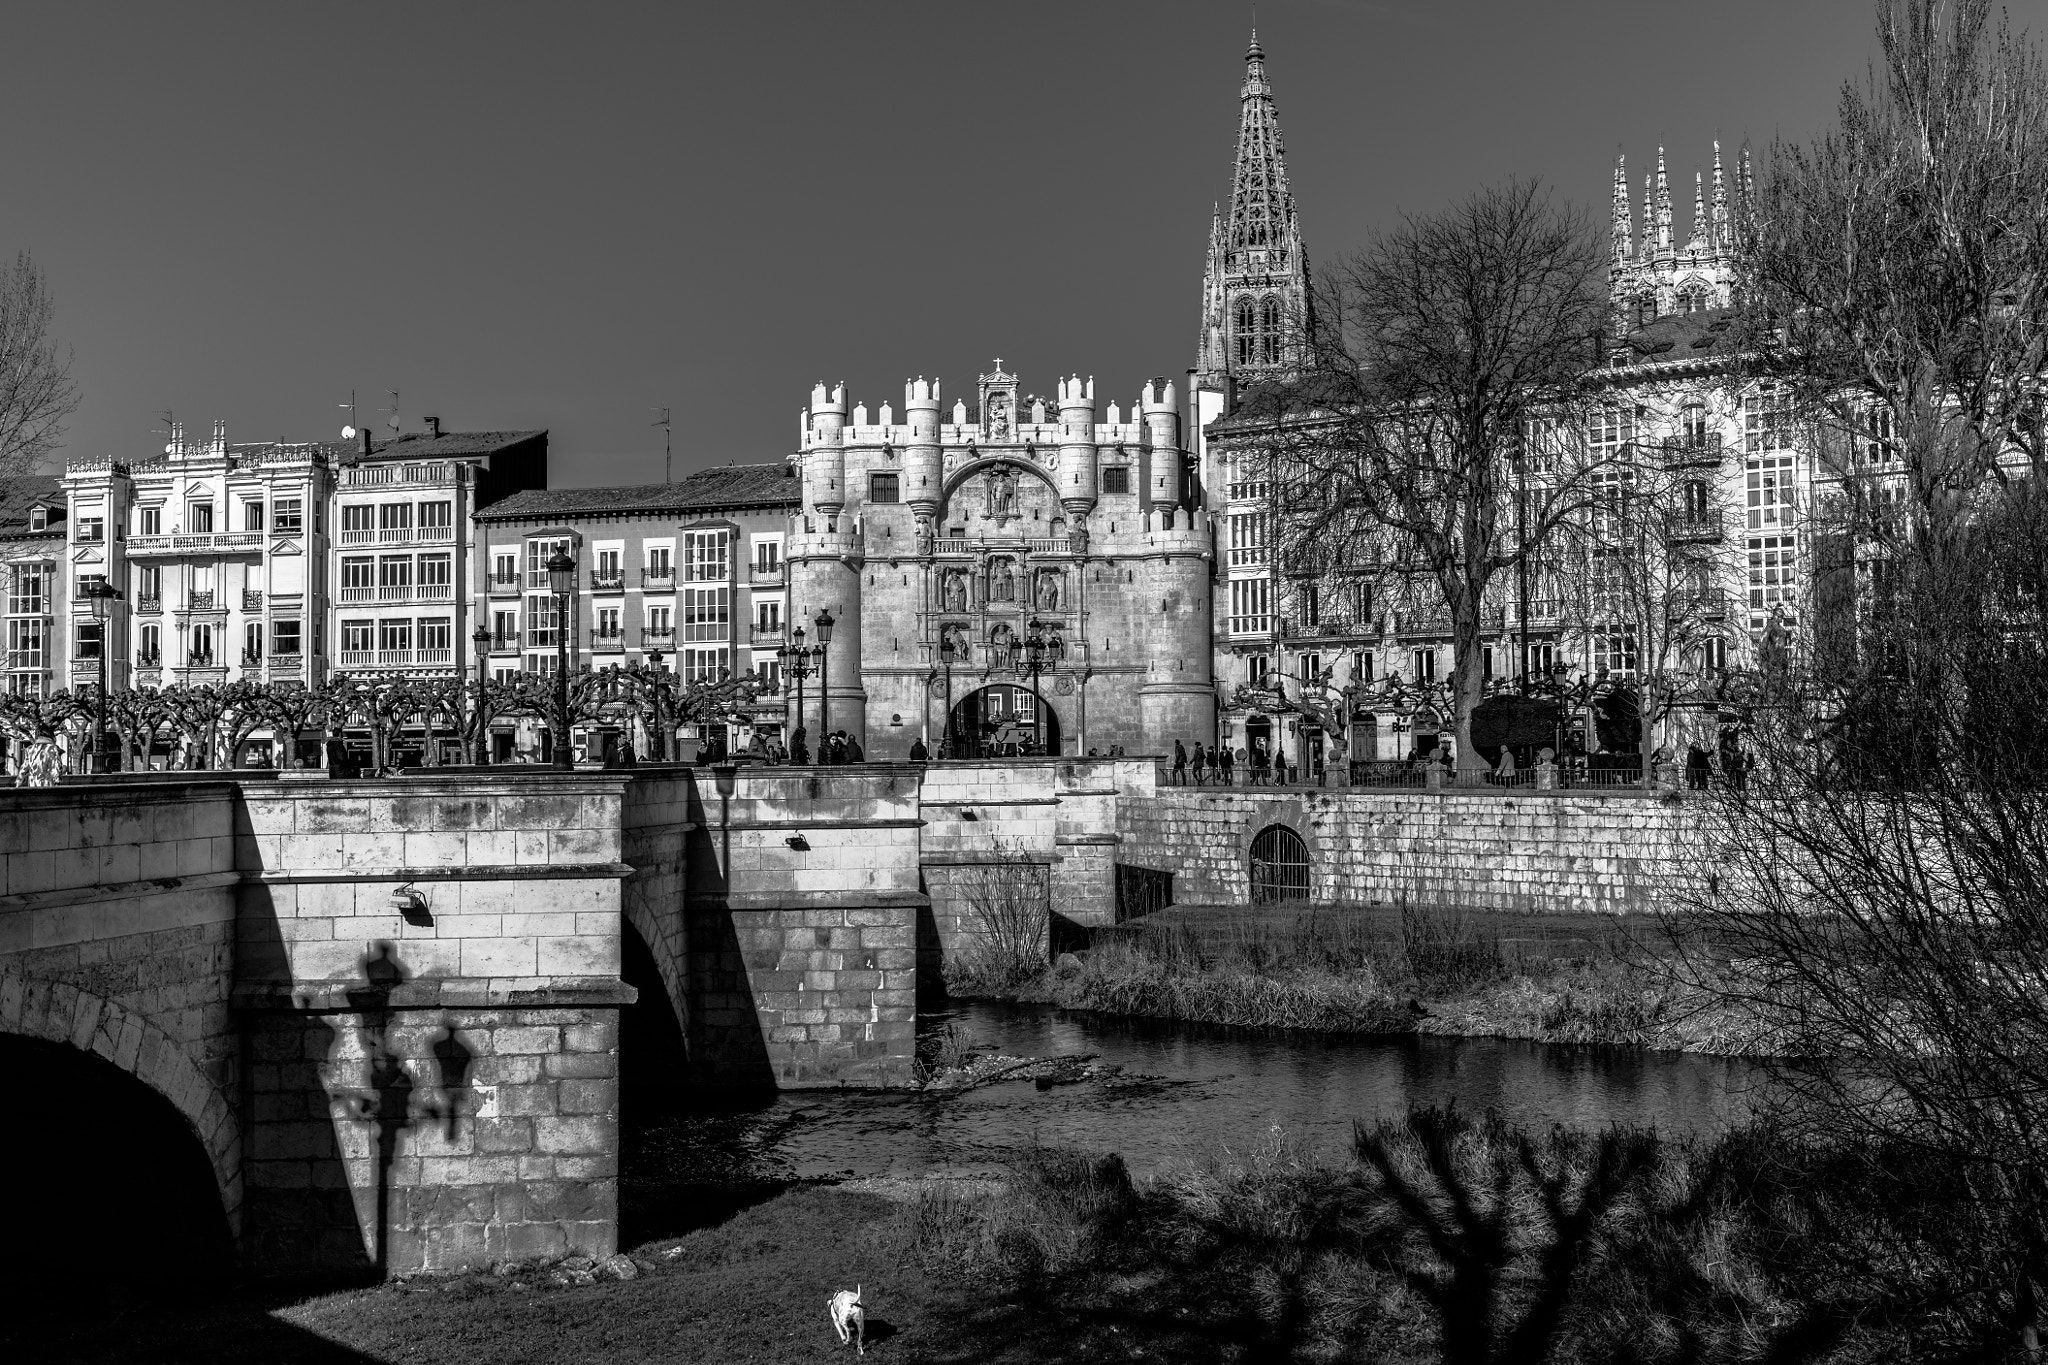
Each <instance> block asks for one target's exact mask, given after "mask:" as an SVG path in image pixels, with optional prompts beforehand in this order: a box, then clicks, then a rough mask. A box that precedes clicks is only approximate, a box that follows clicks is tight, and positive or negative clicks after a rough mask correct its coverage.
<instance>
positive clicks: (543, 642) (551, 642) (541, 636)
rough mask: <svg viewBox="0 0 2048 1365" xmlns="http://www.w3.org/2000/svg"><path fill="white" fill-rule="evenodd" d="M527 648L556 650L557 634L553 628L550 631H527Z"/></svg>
mask: <svg viewBox="0 0 2048 1365" xmlns="http://www.w3.org/2000/svg"><path fill="white" fill-rule="evenodd" d="M526 647H527V648H528V649H553V648H555V632H554V630H553V629H552V628H550V629H547V630H529V631H527V632H526Z"/></svg>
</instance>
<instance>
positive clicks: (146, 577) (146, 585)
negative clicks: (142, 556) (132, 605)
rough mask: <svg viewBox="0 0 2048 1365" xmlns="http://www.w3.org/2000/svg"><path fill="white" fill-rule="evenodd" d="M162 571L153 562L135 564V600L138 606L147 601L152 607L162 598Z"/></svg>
mask: <svg viewBox="0 0 2048 1365" xmlns="http://www.w3.org/2000/svg"><path fill="white" fill-rule="evenodd" d="M163 589H164V571H163V569H162V568H161V567H159V566H157V565H155V564H141V565H137V566H136V569H135V600H136V605H137V606H138V607H139V606H141V604H142V603H144V602H147V603H149V604H150V605H151V606H152V607H154V606H155V604H156V603H157V602H159V601H161V600H162V599H163Z"/></svg>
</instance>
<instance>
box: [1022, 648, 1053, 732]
mask: <svg viewBox="0 0 2048 1365" xmlns="http://www.w3.org/2000/svg"><path fill="white" fill-rule="evenodd" d="M1049 648H1050V642H1049V641H1048V640H1047V639H1046V635H1045V622H1043V621H1033V622H1032V623H1031V626H1030V629H1029V630H1028V631H1026V633H1025V635H1024V666H1025V668H1026V669H1028V670H1029V671H1030V673H1031V748H1032V750H1033V751H1034V752H1036V753H1040V754H1042V753H1044V752H1045V713H1044V712H1043V710H1042V709H1041V708H1042V707H1043V706H1044V705H1045V703H1044V702H1042V701H1040V700H1039V698H1038V679H1039V675H1040V674H1042V673H1043V672H1044V671H1045V657H1046V654H1047V652H1048V650H1049Z"/></svg>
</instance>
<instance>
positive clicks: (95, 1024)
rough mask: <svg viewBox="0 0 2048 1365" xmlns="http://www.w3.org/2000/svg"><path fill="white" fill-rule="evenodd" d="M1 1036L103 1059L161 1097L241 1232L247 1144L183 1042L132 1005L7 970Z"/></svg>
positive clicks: (231, 1224) (1, 980)
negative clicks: (195, 1146)
mask: <svg viewBox="0 0 2048 1365" xmlns="http://www.w3.org/2000/svg"><path fill="white" fill-rule="evenodd" d="M0 1035H14V1036H17V1037H22V1038H31V1039H35V1040H37V1041H39V1042H45V1043H60V1044H63V1045H64V1046H66V1047H70V1048H74V1049H76V1050H78V1051H80V1052H84V1053H90V1054H93V1055H96V1056H98V1057H100V1058H101V1059H102V1060H104V1061H106V1062H107V1063H109V1064H110V1065H112V1066H114V1067H116V1068H117V1069H119V1070H121V1071H124V1072H126V1073H127V1074H128V1075H130V1076H132V1077H134V1078H135V1079H136V1080H138V1081H140V1082H141V1083H142V1084H143V1085H144V1086H145V1087H147V1088H148V1089H149V1090H151V1091H153V1092H154V1093H155V1094H157V1095H159V1096H161V1097H162V1098H163V1099H164V1100H165V1101H166V1102H168V1103H169V1104H170V1106H171V1107H172V1108H173V1109H174V1110H176V1111H177V1113H178V1116H179V1117H180V1118H182V1119H183V1120H184V1122H185V1126H186V1128H187V1129H189V1130H190V1131H191V1133H192V1136H193V1137H195V1138H197V1139H198V1141H199V1145H200V1147H201V1149H202V1150H203V1151H204V1152H205V1153H206V1159H207V1162H208V1164H209V1165H211V1166H212V1168H213V1178H214V1187H215V1190H216V1192H217V1193H218V1194H219V1196H220V1202H221V1210H222V1212H223V1214H224V1215H225V1216H226V1219H227V1224H228V1229H229V1231H230V1233H232V1234H239V1233H240V1232H241V1222H242V1142H241V1132H240V1129H239V1128H238V1127H237V1125H236V1122H235V1115H234V1112H233V1110H231V1109H230V1108H229V1107H228V1103H227V1100H226V1099H225V1098H223V1096H222V1095H221V1092H220V1088H219V1087H218V1086H216V1085H215V1084H214V1083H213V1082H212V1081H210V1080H208V1079H207V1077H206V1073H205V1072H203V1071H201V1070H200V1069H199V1067H198V1065H197V1064H196V1063H195V1062H193V1060H192V1057H191V1054H190V1053H188V1052H187V1051H186V1049H185V1047H184V1045H183V1044H181V1043H179V1042H178V1041H177V1040H176V1039H175V1038H172V1037H171V1036H170V1035H169V1034H168V1033H165V1032H164V1031H163V1030H162V1029H161V1028H159V1027H157V1025H155V1024H153V1023H151V1022H150V1020H149V1019H148V1018H147V1017H146V1016H144V1015H142V1014H140V1013H138V1012H136V1011H134V1010H131V1009H129V1008H128V1007H127V1006H125V1005H122V1004H119V1003H118V1002H116V1001H112V1000H108V999H105V998H104V997H102V996H98V995H95V994H93V993H92V992H90V991H86V990H81V989H79V988H78V987H76V986H73V985H71V984H69V983H68V982H63V981H51V980H48V979H46V978H43V977H36V976H30V975H27V974H26V973H23V972H20V971H15V970H9V969H5V968H0Z"/></svg>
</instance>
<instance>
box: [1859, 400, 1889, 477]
mask: <svg viewBox="0 0 2048 1365" xmlns="http://www.w3.org/2000/svg"><path fill="white" fill-rule="evenodd" d="M1863 429H1864V433H1865V436H1864V442H1863V462H1864V463H1865V464H1884V463H1886V462H1887V461H1889V460H1890V459H1891V457H1892V441H1893V438H1894V431H1895V428H1894V426H1893V421H1892V410H1891V409H1890V408H1888V407H1885V406H1884V405H1882V404H1879V405H1878V406H1876V407H1873V408H1872V409H1871V410H1870V411H1869V412H1867V413H1865V414H1864V415H1863Z"/></svg>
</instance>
